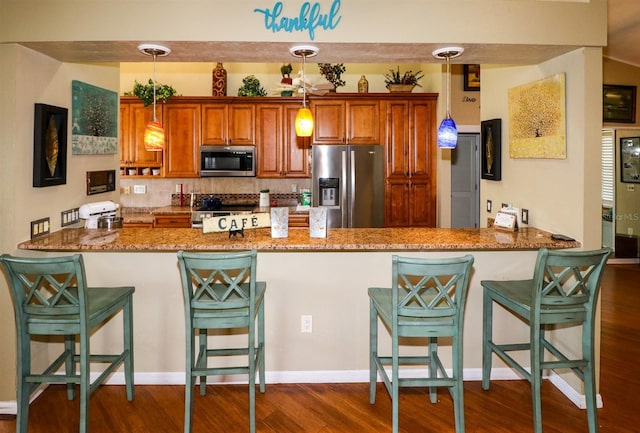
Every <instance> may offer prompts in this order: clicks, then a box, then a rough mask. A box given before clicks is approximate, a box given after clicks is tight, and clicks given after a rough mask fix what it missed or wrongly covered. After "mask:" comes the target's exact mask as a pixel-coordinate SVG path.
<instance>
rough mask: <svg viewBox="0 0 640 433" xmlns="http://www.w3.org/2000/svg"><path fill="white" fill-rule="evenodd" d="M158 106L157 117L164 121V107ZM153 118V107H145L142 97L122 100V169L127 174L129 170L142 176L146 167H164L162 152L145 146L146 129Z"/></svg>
mask: <svg viewBox="0 0 640 433" xmlns="http://www.w3.org/2000/svg"><path fill="white" fill-rule="evenodd" d="M158 108H159V109H158ZM158 108H156V111H157V118H158V121H160V122H162V107H158ZM152 119H153V107H145V106H144V104H143V103H142V101H140V99H138V98H135V99H133V98H129V99H121V100H120V169H122V170H124V175H125V176H128V175H129V170H135V175H137V176H140V175H142V170H143V169H145V168H147V169H149V171H150V169H152V168H160V167H162V152H149V151H147V150H146V149H145V147H144V130H145V128H146V127H147V123H149V122H150V121H151V120H152Z"/></svg>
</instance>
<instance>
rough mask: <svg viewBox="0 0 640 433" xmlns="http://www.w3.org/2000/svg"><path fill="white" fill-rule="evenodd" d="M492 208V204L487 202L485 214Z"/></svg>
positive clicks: (489, 201)
mask: <svg viewBox="0 0 640 433" xmlns="http://www.w3.org/2000/svg"><path fill="white" fill-rule="evenodd" d="M492 206H493V204H492V203H491V200H487V212H491V208H492Z"/></svg>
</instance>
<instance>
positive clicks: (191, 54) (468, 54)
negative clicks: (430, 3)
mask: <svg viewBox="0 0 640 433" xmlns="http://www.w3.org/2000/svg"><path fill="white" fill-rule="evenodd" d="M608 8H609V14H608V41H609V45H608V46H607V47H606V48H605V49H604V55H605V57H609V58H611V59H614V60H618V61H621V62H624V63H628V64H631V65H634V66H639V67H640V44H639V43H638V41H640V19H639V18H640V1H638V0H609V2H608ZM149 42H152V43H159V44H163V45H166V46H168V47H169V48H171V50H172V52H171V54H170V55H169V56H168V57H165V58H158V61H169V62H209V63H210V62H241V63H254V62H256V63H281V62H285V61H291V58H292V57H291V55H290V54H289V48H290V47H291V46H292V45H295V44H293V43H287V42H206V41H195V42H176V41H165V42H163V41H113V42H96V41H91V42H83V41H77V42H76V41H74V42H28V43H23V44H22V45H23V46H26V47H29V48H32V49H34V50H36V51H39V52H41V53H43V54H46V55H48V56H50V57H53V58H55V59H57V60H59V61H61V62H68V63H94V62H99V63H103V62H106V63H120V62H148V61H149V57H148V56H145V55H142V54H141V53H140V52H139V51H138V49H137V46H138V45H139V44H140V43H149ZM315 45H317V46H318V47H319V48H320V53H319V54H318V56H317V57H314V59H313V61H314V63H315V62H329V63H338V62H345V59H348V62H349V63H436V62H441V60H438V59H435V58H433V56H432V55H431V53H432V51H434V50H436V49H438V48H442V47H443V44H391V43H389V44H378V43H375V44H374V43H371V44H362V43H358V44H352V43H319V44H315ZM463 48H465V50H466V51H465V53H464V54H463V55H462V56H460V57H458V58H456V59H453V60H452V63H478V64H487V63H497V59H499V63H502V64H532V63H541V62H544V61H546V60H548V59H551V58H553V57H557V56H559V55H562V54H565V53H568V52H570V51H572V50H574V49H576V48H578V47H577V46H576V47H574V46H553V45H547V46H539V45H509V44H503V45H495V44H490V45H480V44H476V45H469V44H465V45H463Z"/></svg>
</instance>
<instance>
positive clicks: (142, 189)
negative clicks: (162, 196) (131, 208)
mask: <svg viewBox="0 0 640 433" xmlns="http://www.w3.org/2000/svg"><path fill="white" fill-rule="evenodd" d="M133 193H134V194H146V193H147V186H146V185H133Z"/></svg>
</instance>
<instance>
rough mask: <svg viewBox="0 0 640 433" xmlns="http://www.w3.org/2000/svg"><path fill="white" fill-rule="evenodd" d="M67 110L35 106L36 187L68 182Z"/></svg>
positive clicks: (34, 156)
mask: <svg viewBox="0 0 640 433" xmlns="http://www.w3.org/2000/svg"><path fill="white" fill-rule="evenodd" d="M67 111H68V110H67V109H66V108H62V107H55V106H53V105H47V104H35V116H34V125H33V186H35V187H43V186H53V185H63V184H65V183H67Z"/></svg>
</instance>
